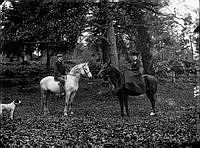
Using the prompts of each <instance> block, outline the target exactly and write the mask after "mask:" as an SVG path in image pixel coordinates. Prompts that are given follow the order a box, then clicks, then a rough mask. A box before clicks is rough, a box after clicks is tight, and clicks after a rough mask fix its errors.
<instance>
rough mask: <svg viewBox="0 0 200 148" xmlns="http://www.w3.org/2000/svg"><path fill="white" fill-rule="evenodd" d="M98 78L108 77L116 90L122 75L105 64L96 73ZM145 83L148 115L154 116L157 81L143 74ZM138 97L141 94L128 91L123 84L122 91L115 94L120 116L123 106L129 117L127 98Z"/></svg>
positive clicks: (121, 80)
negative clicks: (149, 107)
mask: <svg viewBox="0 0 200 148" xmlns="http://www.w3.org/2000/svg"><path fill="white" fill-rule="evenodd" d="M98 76H108V77H109V79H110V81H111V83H112V85H113V86H114V88H115V89H116V88H118V87H119V86H120V85H121V83H123V79H124V78H123V73H121V72H120V71H119V70H118V69H117V68H115V67H114V66H113V65H111V64H110V62H109V63H105V64H104V65H103V67H102V68H101V70H100V71H99V73H98ZM143 77H144V79H145V83H146V95H147V97H148V98H149V100H150V102H151V106H152V112H151V114H150V115H155V94H156V92H157V86H158V82H157V79H156V78H155V77H154V76H152V75H148V74H145V75H143ZM129 95H130V96H138V95H141V94H137V93H135V92H134V91H130V90H128V89H126V88H125V84H124V85H123V87H122V89H121V90H120V91H119V93H117V96H118V98H119V104H120V108H121V116H122V117H123V116H124V106H125V108H126V113H127V116H128V117H129V109H128V96H129Z"/></svg>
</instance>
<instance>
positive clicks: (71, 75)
mask: <svg viewBox="0 0 200 148" xmlns="http://www.w3.org/2000/svg"><path fill="white" fill-rule="evenodd" d="M84 67H85V64H84V65H83V66H82V67H81V68H83V71H84V73H85V74H86V75H87V76H88V74H89V72H87V71H86V70H85V68H84ZM67 75H70V76H74V77H77V78H80V76H78V75H76V74H71V73H67Z"/></svg>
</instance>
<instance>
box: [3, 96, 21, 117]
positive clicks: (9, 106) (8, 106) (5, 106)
mask: <svg viewBox="0 0 200 148" xmlns="http://www.w3.org/2000/svg"><path fill="white" fill-rule="evenodd" d="M20 103H21V101H20V100H18V99H16V100H14V101H13V102H12V103H9V104H0V115H1V114H2V111H3V110H8V111H10V118H11V119H13V113H14V111H15V107H16V105H18V104H20Z"/></svg>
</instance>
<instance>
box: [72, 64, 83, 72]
mask: <svg viewBox="0 0 200 148" xmlns="http://www.w3.org/2000/svg"><path fill="white" fill-rule="evenodd" d="M83 64H84V63H80V64H78V65H75V66H74V67H72V69H71V70H70V72H73V73H74V71H75V70H77V68H80V66H81V65H83Z"/></svg>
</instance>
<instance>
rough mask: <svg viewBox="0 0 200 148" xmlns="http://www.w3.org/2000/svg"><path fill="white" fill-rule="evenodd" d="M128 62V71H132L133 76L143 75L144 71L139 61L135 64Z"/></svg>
mask: <svg viewBox="0 0 200 148" xmlns="http://www.w3.org/2000/svg"><path fill="white" fill-rule="evenodd" d="M128 62H129V63H130V68H129V70H131V71H133V72H134V73H135V74H143V71H144V69H143V64H142V61H141V60H139V59H137V60H136V61H135V62H133V61H132V60H128Z"/></svg>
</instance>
